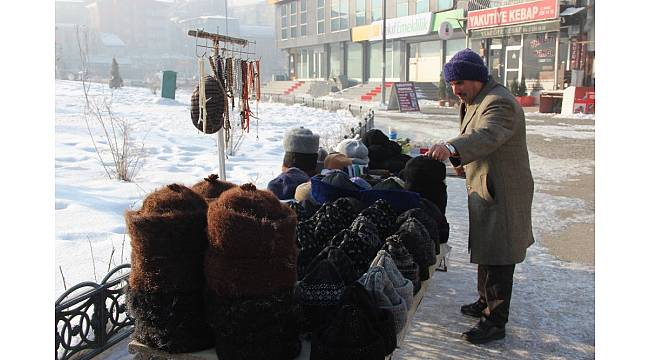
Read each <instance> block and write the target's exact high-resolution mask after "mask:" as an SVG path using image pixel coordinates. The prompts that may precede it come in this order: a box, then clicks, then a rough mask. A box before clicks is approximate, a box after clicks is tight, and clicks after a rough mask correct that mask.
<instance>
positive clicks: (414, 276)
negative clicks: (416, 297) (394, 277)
mask: <svg viewBox="0 0 650 360" xmlns="http://www.w3.org/2000/svg"><path fill="white" fill-rule="evenodd" d="M385 248H386V252H388V253H389V254H390V256H391V258H392V259H393V260H394V262H395V266H397V269H398V270H399V272H400V273H401V274H402V275H403V276H404V278H405V279H407V280H409V281H411V283H413V294H416V293H417V292H418V291H420V287H421V285H422V284H421V283H420V267H419V266H418V264H417V263H416V262H415V261H413V255H411V253H410V252H409V251H408V249H407V248H406V247H405V246H404V244H403V243H402V241H401V240H400V237H399V235H391V236H389V237H388V238H387V239H386V245H385Z"/></svg>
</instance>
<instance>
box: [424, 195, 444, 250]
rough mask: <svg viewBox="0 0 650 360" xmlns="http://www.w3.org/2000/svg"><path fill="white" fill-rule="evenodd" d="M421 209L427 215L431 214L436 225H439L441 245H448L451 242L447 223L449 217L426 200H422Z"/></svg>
mask: <svg viewBox="0 0 650 360" xmlns="http://www.w3.org/2000/svg"><path fill="white" fill-rule="evenodd" d="M420 208H421V209H422V210H424V211H425V212H426V213H427V214H430V215H431V216H432V217H433V219H434V220H435V221H436V224H438V236H439V238H440V243H441V244H444V243H446V242H447V240H449V223H448V222H447V217H446V216H445V215H444V214H443V213H442V211H440V209H438V207H437V206H436V204H434V203H433V202H431V201H429V200H427V199H425V198H420Z"/></svg>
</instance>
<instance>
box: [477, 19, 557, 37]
mask: <svg viewBox="0 0 650 360" xmlns="http://www.w3.org/2000/svg"><path fill="white" fill-rule="evenodd" d="M556 31H560V21H558V20H556V21H547V22H543V23H536V24H527V25H516V26H507V27H498V28H489V29H481V30H472V31H471V37H472V38H497V37H504V36H510V35H520V34H535V33H545V32H556Z"/></svg>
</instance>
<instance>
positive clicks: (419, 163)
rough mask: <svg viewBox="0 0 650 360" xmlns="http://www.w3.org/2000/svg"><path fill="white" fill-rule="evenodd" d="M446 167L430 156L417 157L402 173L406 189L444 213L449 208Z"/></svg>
mask: <svg viewBox="0 0 650 360" xmlns="http://www.w3.org/2000/svg"><path fill="white" fill-rule="evenodd" d="M446 174H447V167H446V165H445V164H444V163H443V162H441V161H438V160H435V159H433V158H430V157H428V156H424V155H421V156H417V157H414V158H413V159H411V160H409V161H408V162H407V163H406V166H405V167H404V170H403V171H402V172H401V173H400V175H401V177H402V178H403V179H404V181H405V183H406V184H405V188H406V190H409V191H414V192H417V193H418V194H420V195H421V196H422V197H424V198H426V199H428V200H431V201H432V202H433V203H434V204H436V206H438V208H439V209H440V211H442V213H443V214H444V213H445V209H446V207H447V185H446V184H445V177H446Z"/></svg>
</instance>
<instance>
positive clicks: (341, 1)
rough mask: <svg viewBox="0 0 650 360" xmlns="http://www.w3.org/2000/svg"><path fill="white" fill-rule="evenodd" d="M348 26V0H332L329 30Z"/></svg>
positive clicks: (342, 28)
mask: <svg viewBox="0 0 650 360" xmlns="http://www.w3.org/2000/svg"><path fill="white" fill-rule="evenodd" d="M347 28H348V0H332V13H331V16H330V31H332V32H334V31H338V30H344V29H347Z"/></svg>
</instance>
